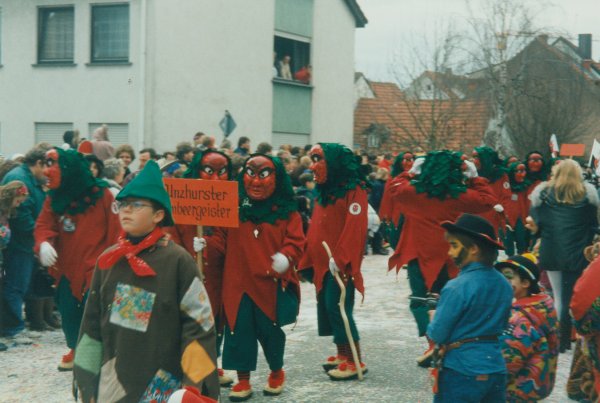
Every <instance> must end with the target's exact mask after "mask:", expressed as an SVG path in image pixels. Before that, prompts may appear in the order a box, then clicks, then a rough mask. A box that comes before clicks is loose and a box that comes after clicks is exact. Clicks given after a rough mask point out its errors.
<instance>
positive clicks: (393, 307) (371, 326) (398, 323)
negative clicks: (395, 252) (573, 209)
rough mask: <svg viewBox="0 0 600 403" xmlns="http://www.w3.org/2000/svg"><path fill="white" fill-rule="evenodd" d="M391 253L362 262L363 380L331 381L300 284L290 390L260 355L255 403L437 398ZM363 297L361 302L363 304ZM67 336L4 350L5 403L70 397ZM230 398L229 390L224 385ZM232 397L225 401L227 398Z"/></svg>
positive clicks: (47, 336) (0, 363)
mask: <svg viewBox="0 0 600 403" xmlns="http://www.w3.org/2000/svg"><path fill="white" fill-rule="evenodd" d="M386 263H387V258H386V257H383V256H369V257H367V258H366V260H365V263H364V268H363V271H364V275H365V284H366V287H367V289H366V295H365V300H364V303H363V304H362V305H360V303H358V304H357V307H356V318H357V322H358V327H359V331H360V333H361V337H362V349H363V352H364V358H365V362H366V363H367V365H368V367H369V373H368V374H367V375H366V377H365V380H364V381H363V382H358V381H353V382H332V381H330V380H329V378H328V377H327V376H326V374H325V373H324V371H323V370H322V369H321V365H320V363H321V361H322V359H323V358H325V357H326V356H327V355H330V354H332V353H333V352H334V349H333V344H331V341H330V339H328V338H327V339H326V338H318V337H317V332H316V309H315V298H314V288H313V287H312V285H310V284H304V285H303V287H302V291H303V296H302V298H303V299H302V306H301V314H300V317H299V318H298V323H297V325H296V327H295V328H293V329H292V327H293V326H288V327H287V329H286V330H287V334H288V342H287V351H286V367H285V368H286V370H287V376H288V382H287V385H286V390H285V391H284V393H283V394H282V395H281V396H280V397H278V398H272V397H264V396H262V387H263V385H264V383H265V382H266V377H267V371H268V369H267V367H266V363H265V361H264V359H263V358H262V357H260V359H259V369H258V371H256V373H254V374H253V378H252V385H253V386H254V388H255V397H254V398H253V399H252V400H250V401H252V402H272V403H275V402H369V401H373V402H429V401H431V400H432V394H431V392H430V384H429V380H428V377H427V371H426V370H424V369H421V368H419V367H417V366H416V364H415V363H414V359H415V357H416V356H417V355H418V354H420V353H421V352H422V350H423V349H424V347H425V344H424V341H423V340H420V339H418V338H417V337H416V336H415V333H416V331H415V325H414V323H413V321H412V318H411V317H410V312H409V311H408V304H407V302H408V300H407V296H408V294H409V292H408V284H407V281H406V278H405V274H404V273H403V272H401V273H400V276H399V277H398V278H396V275H395V274H394V273H390V274H387V275H386V267H387V264H386ZM359 302H360V301H359ZM65 352H66V351H65V347H64V344H63V338H62V334H61V333H60V332H52V333H44V334H43V336H42V338H41V339H39V342H38V344H36V345H34V346H23V347H16V348H13V349H10V350H9V351H7V352H4V353H0V402H2V403H5V402H6V403H9V402H10V403H12V402H27V403H35V402H48V403H50V402H69V401H72V398H71V374H70V373H59V372H58V371H56V364H57V363H58V361H59V360H60V356H61V355H62V354H64V353H65ZM570 362H571V354H565V355H563V356H561V359H560V362H559V377H558V380H557V384H556V387H555V390H554V393H553V394H552V396H551V398H550V399H547V400H546V401H548V402H565V401H568V399H567V397H566V394H565V393H564V386H565V382H566V376H567V374H568V371H569V366H570ZM223 392H224V395H223V396H224V397H225V398H226V396H227V391H226V390H223ZM224 401H227V399H224Z"/></svg>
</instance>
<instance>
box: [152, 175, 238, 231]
mask: <svg viewBox="0 0 600 403" xmlns="http://www.w3.org/2000/svg"><path fill="white" fill-rule="evenodd" d="M163 181H164V183H165V188H166V189H167V193H168V194H169V197H170V198H171V207H172V209H173V220H174V221H175V223H176V224H193V225H209V226H214V227H238V226H239V222H238V183H237V182H236V181H209V180H198V179H177V178H163Z"/></svg>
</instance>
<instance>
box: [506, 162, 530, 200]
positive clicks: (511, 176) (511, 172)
mask: <svg viewBox="0 0 600 403" xmlns="http://www.w3.org/2000/svg"><path fill="white" fill-rule="evenodd" d="M521 164H523V165H525V166H527V164H526V163H524V162H522V161H517V162H513V163H512V164H510V166H509V167H508V180H509V181H510V188H511V189H512V191H513V192H515V193H520V192H522V191H524V190H527V188H528V187H529V185H531V182H530V181H529V180H528V179H527V176H525V179H524V180H523V182H521V183H519V182H517V181H516V180H515V173H516V172H517V167H518V166H519V165H521Z"/></svg>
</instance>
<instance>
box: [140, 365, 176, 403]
mask: <svg viewBox="0 0 600 403" xmlns="http://www.w3.org/2000/svg"><path fill="white" fill-rule="evenodd" d="M179 388H181V381H180V380H179V379H177V378H176V377H175V376H173V374H171V373H170V372H168V371H165V370H164V369H159V370H158V371H157V372H156V374H155V375H154V378H152V380H151V381H150V383H149V384H148V387H147V388H146V391H145V392H144V394H143V395H142V398H141V399H140V401H139V403H162V402H166V401H167V400H169V397H171V395H172V394H173V392H175V391H176V390H177V389H179Z"/></svg>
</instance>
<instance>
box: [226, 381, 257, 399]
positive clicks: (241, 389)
mask: <svg viewBox="0 0 600 403" xmlns="http://www.w3.org/2000/svg"><path fill="white" fill-rule="evenodd" d="M251 397H252V386H250V381H249V380H246V379H243V380H241V381H239V382H238V383H236V384H235V385H233V388H231V392H229V401H232V402H243V401H246V400H248V399H250V398H251Z"/></svg>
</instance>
